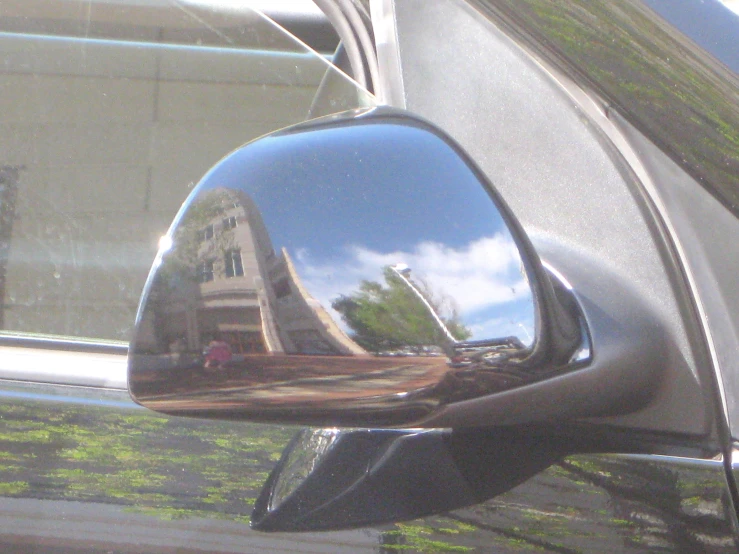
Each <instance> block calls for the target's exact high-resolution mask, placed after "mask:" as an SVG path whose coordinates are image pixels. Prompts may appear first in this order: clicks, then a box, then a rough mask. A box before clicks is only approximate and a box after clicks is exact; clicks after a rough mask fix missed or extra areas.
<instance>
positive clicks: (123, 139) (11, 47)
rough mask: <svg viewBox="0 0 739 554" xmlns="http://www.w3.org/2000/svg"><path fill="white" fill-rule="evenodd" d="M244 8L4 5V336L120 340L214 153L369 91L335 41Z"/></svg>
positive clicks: (0, 89)
mask: <svg viewBox="0 0 739 554" xmlns="http://www.w3.org/2000/svg"><path fill="white" fill-rule="evenodd" d="M238 6H239V4H238V3H234V2H221V3H216V2H209V1H205V0H199V1H177V2H170V1H164V0H96V1H92V2H78V1H71V0H57V1H51V0H43V1H42V0H32V1H29V0H10V1H8V2H3V3H2V10H0V52H1V53H2V58H3V62H4V63H3V65H2V68H1V69H0V103H1V105H2V108H1V109H0V126H1V127H2V132H1V134H0V142H1V143H2V146H1V147H0V152H2V159H0V298H2V308H1V309H0V328H1V329H3V332H4V334H6V335H18V334H38V335H53V336H66V337H75V338H90V339H94V340H99V341H127V340H128V339H129V336H130V333H131V330H132V326H133V322H134V317H135V312H136V307H137V304H138V299H139V295H140V293H141V289H142V287H143V284H144V280H145V279H146V276H147V274H148V271H149V267H150V264H151V262H152V260H153V257H154V254H155V251H156V249H157V243H158V240H159V238H160V237H161V236H162V235H163V234H164V233H165V232H166V230H167V228H168V226H169V224H170V222H171V220H172V218H173V217H174V215H175V212H176V211H177V209H178V208H179V206H180V204H181V202H182V201H183V200H184V199H185V197H186V196H187V194H188V192H189V191H190V190H191V189H192V187H193V186H194V185H195V184H196V183H197V182H198V181H199V179H200V178H201V177H202V176H203V174H204V173H205V172H206V171H207V170H208V169H209V168H210V167H211V166H213V165H214V164H215V163H216V162H217V161H218V160H219V159H220V158H221V157H223V156H224V155H226V154H227V153H229V152H230V151H232V150H233V149H235V148H237V147H239V146H240V145H242V144H243V143H245V142H247V141H249V140H251V139H253V138H255V137H257V136H260V135H262V134H265V133H268V132H270V131H273V130H275V129H278V128H282V127H285V126H287V125H290V124H294V123H297V122H300V121H303V120H305V119H307V118H309V117H311V116H316V115H321V114H325V113H330V112H338V111H342V110H345V109H351V108H355V107H360V106H367V105H371V104H372V103H373V97H372V96H371V95H370V94H369V93H367V92H366V91H365V90H363V89H360V88H359V87H358V86H357V85H356V84H355V83H354V82H353V81H351V80H350V79H349V78H347V77H345V76H344V75H343V74H341V73H340V72H339V71H338V70H337V69H335V68H333V66H331V65H330V64H329V63H328V62H327V59H328V58H329V57H330V54H331V52H329V51H322V52H320V53H317V52H316V51H314V50H312V49H310V48H308V47H307V46H306V45H304V44H303V43H301V42H299V41H298V40H297V39H296V38H295V37H294V36H292V35H290V34H289V33H288V32H286V31H285V30H284V29H283V28H281V27H279V26H277V25H276V24H275V23H274V22H272V21H271V20H269V19H267V18H266V17H265V16H263V15H262V14H260V13H258V12H257V11H254V10H252V9H249V8H242V7H238ZM312 10H315V7H313V8H312ZM311 17H313V19H314V20H315V13H313V15H312V16H311ZM314 23H315V21H314ZM314 27H315V25H314ZM314 31H315V29H314ZM329 31H330V28H329ZM314 34H315V33H314ZM329 34H330V33H329ZM324 42H325V41H324ZM318 48H319V49H321V48H323V49H325V50H327V48H326V45H325V44H319V45H318Z"/></svg>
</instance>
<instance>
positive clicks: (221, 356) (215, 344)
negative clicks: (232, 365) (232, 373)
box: [205, 340, 232, 368]
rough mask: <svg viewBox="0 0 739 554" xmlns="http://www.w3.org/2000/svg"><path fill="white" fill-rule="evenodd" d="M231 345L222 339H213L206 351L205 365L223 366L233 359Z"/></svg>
mask: <svg viewBox="0 0 739 554" xmlns="http://www.w3.org/2000/svg"><path fill="white" fill-rule="evenodd" d="M231 357H232V354H231V347H230V346H229V344H228V343H227V342H225V341H222V340H212V341H210V343H209V344H208V349H207V351H206V353H205V367H208V368H211V367H216V368H222V367H223V364H225V363H226V362H230V361H231Z"/></svg>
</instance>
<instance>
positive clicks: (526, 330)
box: [518, 323, 534, 342]
mask: <svg viewBox="0 0 739 554" xmlns="http://www.w3.org/2000/svg"><path fill="white" fill-rule="evenodd" d="M518 326H519V327H520V328H521V329H523V332H524V333H526V338H527V339H529V342H534V341H533V340H532V338H531V335H530V334H529V330H528V329H527V328H526V326H525V325H524V324H523V323H518Z"/></svg>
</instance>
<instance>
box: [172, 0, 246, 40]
mask: <svg viewBox="0 0 739 554" xmlns="http://www.w3.org/2000/svg"><path fill="white" fill-rule="evenodd" d="M170 4H171V5H172V6H174V7H175V8H177V9H178V10H180V11H182V12H183V13H184V14H185V15H187V16H188V17H191V18H192V19H194V20H195V21H197V22H198V23H200V24H201V25H203V26H204V27H207V28H208V29H210V30H211V31H213V32H214V33H215V34H216V35H218V36H219V37H220V38H222V39H223V40H225V41H226V42H227V43H228V44H230V45H232V46H233V45H234V44H235V42H234V41H233V39H231V38H229V37H228V35H226V34H225V33H222V32H221V31H219V30H218V29H217V28H216V27H214V26H213V25H211V24H210V23H208V22H207V21H205V20H204V19H203V18H202V17H200V16H198V15H197V14H196V13H195V12H193V11H192V10H191V9H189V8H187V7H186V6H185V5H184V2H182V1H181V0H170Z"/></svg>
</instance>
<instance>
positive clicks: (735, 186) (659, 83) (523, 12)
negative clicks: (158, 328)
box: [495, 0, 739, 214]
mask: <svg viewBox="0 0 739 554" xmlns="http://www.w3.org/2000/svg"><path fill="white" fill-rule="evenodd" d="M495 11H496V14H497V15H498V16H501V17H502V18H503V19H504V20H505V21H506V22H507V23H508V24H509V25H513V27H514V28H517V29H521V30H522V32H524V33H525V34H526V36H527V37H531V38H533V39H534V42H535V43H536V44H538V45H546V46H545V47H546V51H544V50H542V54H543V55H545V56H547V57H550V58H552V54H553V53H554V56H555V58H554V61H555V62H556V63H558V64H562V63H564V64H565V66H567V67H568V68H569V69H571V70H572V71H575V72H576V73H577V74H578V75H579V76H580V77H585V78H586V79H587V80H588V81H590V83H591V84H592V85H593V86H594V87H595V88H596V90H597V91H598V92H599V93H600V94H602V95H603V96H604V97H605V99H606V100H607V101H608V102H610V103H611V104H613V105H615V106H617V108H618V110H619V111H620V112H621V113H624V114H626V115H629V116H632V117H629V119H631V120H633V121H635V122H637V126H638V127H639V128H640V130H641V131H642V132H644V133H645V134H647V135H648V136H650V137H652V138H653V139H655V141H656V143H657V144H658V145H659V146H660V147H662V148H663V149H666V150H667V152H668V153H669V154H670V155H671V156H672V157H673V159H675V160H676V161H678V163H680V164H681V165H683V167H685V168H686V169H687V170H688V171H689V172H691V173H692V174H693V176H695V177H697V178H698V179H699V180H700V181H701V183H702V184H703V185H704V186H706V187H707V188H708V189H709V190H711V192H712V193H713V194H715V195H716V196H717V197H718V198H719V199H720V200H721V201H722V202H723V203H724V204H725V205H726V206H727V207H729V208H730V209H732V210H733V211H734V213H735V214H739V105H738V104H737V102H736V91H737V82H736V77H735V76H734V75H733V74H731V72H730V70H728V69H726V68H725V67H722V66H721V65H720V64H719V63H717V62H716V61H715V60H713V59H711V58H709V57H707V56H705V55H703V54H701V53H698V51H697V50H696V49H695V48H694V46H693V45H692V43H691V42H690V41H689V40H687V39H685V38H683V37H681V36H679V35H677V34H675V33H674V32H673V31H672V30H671V27H670V26H669V25H667V24H666V23H665V22H664V21H663V20H662V19H661V18H659V17H658V16H656V14H654V13H653V12H652V11H651V10H649V9H647V8H645V7H644V6H643V2H634V1H633V0H566V1H565V0H498V1H497V2H495ZM523 29H525V31H523Z"/></svg>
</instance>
